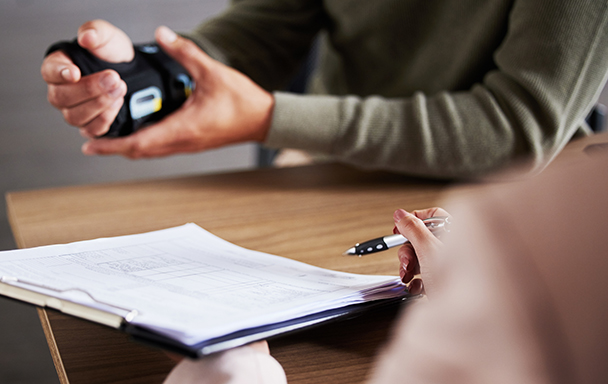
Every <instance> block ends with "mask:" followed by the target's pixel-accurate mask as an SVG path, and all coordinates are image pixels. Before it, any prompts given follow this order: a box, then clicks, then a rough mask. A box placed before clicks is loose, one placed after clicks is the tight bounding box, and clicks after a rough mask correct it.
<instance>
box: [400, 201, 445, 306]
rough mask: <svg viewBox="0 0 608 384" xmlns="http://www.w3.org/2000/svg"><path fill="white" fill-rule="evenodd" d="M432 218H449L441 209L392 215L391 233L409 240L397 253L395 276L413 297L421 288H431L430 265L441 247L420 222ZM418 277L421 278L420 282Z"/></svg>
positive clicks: (401, 212)
mask: <svg viewBox="0 0 608 384" xmlns="http://www.w3.org/2000/svg"><path fill="white" fill-rule="evenodd" d="M435 216H449V214H448V213H447V212H446V211H445V210H443V209H441V208H428V209H423V210H417V211H413V212H412V213H409V212H407V211H405V210H403V209H398V210H396V211H395V213H394V214H393V219H394V220H395V228H394V229H393V232H394V233H400V234H402V235H403V236H405V237H406V238H407V239H408V240H409V242H407V243H405V244H404V245H402V246H401V248H399V251H398V256H399V261H400V263H401V266H400V268H399V276H400V277H401V280H402V281H403V282H404V283H405V284H408V287H409V290H410V292H411V293H413V294H419V293H422V292H424V289H425V286H426V287H427V288H428V287H430V286H432V285H433V278H432V276H433V271H432V267H431V265H432V264H433V262H434V258H435V257H436V254H437V252H438V250H439V248H441V246H442V243H441V241H440V240H439V239H438V238H437V237H436V236H435V235H433V233H432V232H431V231H430V230H429V229H428V228H427V227H426V225H425V224H424V222H423V221H422V220H423V219H428V218H430V217H435ZM418 276H421V279H420V278H418Z"/></svg>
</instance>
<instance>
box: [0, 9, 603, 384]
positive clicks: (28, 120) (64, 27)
mask: <svg viewBox="0 0 608 384" xmlns="http://www.w3.org/2000/svg"><path fill="white" fill-rule="evenodd" d="M228 1H229V0H127V1H125V0H120V1H119V0H104V1H93V0H53V1H41V0H2V1H1V2H0V34H1V36H2V40H1V41H0V52H1V54H0V74H1V75H0V167H1V168H0V191H1V192H2V194H3V195H4V193H6V192H8V191H21V190H28V189H39V188H49V187H57V186H65V185H76V184H85V183H86V184H89V183H102V182H108V181H117V180H132V179H149V178H158V177H164V176H176V175H187V174H194V173H196V174H200V173H213V172H221V171H231V170H241V169H248V168H253V167H255V166H257V164H258V156H259V153H258V147H257V146H255V145H253V144H247V145H238V146H232V147H229V148H224V149H220V150H214V151H209V152H205V153H202V154H195V155H185V156H174V157H170V158H165V159H158V160H140V161H131V160H127V159H123V158H120V157H103V158H102V157H87V156H84V155H82V154H81V153H80V146H81V145H82V143H83V142H84V139H82V138H81V137H80V135H79V134H78V132H77V131H76V129H74V128H72V127H69V126H68V125H67V124H66V123H65V122H64V121H63V118H62V116H61V114H60V113H59V112H58V111H56V110H54V109H53V108H52V107H51V106H50V105H49V104H48V102H47V100H46V85H45V83H44V82H43V81H42V78H41V76H40V64H41V62H42V58H43V55H44V52H45V50H46V48H47V47H48V46H49V45H50V44H52V43H54V42H55V41H58V40H65V39H71V38H73V37H74V36H75V34H76V31H77V29H78V27H79V26H80V24H82V23H83V22H85V21H87V20H90V19H96V18H100V19H105V20H108V21H110V22H112V23H113V24H115V25H117V26H119V27H120V28H122V29H123V30H124V31H125V32H126V33H127V34H128V35H129V36H131V38H132V39H133V41H134V42H136V43H141V42H148V41H151V40H152V39H153V32H154V29H155V28H156V27H157V26H159V25H167V26H169V27H170V28H172V29H174V30H176V31H186V30H190V29H191V28H193V27H194V26H196V25H197V24H198V23H200V22H201V21H204V20H205V19H208V18H210V17H212V16H214V15H216V14H218V13H219V12H221V11H222V10H223V9H224V8H225V7H226V6H227V4H228ZM600 102H602V103H603V104H608V92H607V91H606V90H605V91H604V93H603V94H602V96H601V98H600ZM15 247H16V246H15V243H14V241H13V238H12V234H11V231H10V227H9V224H8V221H7V219H6V209H5V205H4V204H0V250H6V249H14V248H15ZM58 382H59V381H58V379H57V375H56V373H55V370H54V367H53V363H52V361H51V357H50V354H49V351H48V347H47V344H46V341H45V340H44V335H43V333H42V329H41V326H40V323H39V321H38V317H37V315H36V312H35V310H34V308H32V307H29V306H26V305H23V304H19V303H16V302H12V301H9V300H7V299H3V298H0V383H8V384H26V383H27V384H30V383H32V384H33V383H36V384H56V383H58Z"/></svg>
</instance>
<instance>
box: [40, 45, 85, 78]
mask: <svg viewBox="0 0 608 384" xmlns="http://www.w3.org/2000/svg"><path fill="white" fill-rule="evenodd" d="M40 74H41V75H42V79H43V80H44V81H45V82H46V83H48V84H65V83H76V82H77V81H78V80H80V76H81V73H80V69H79V68H78V66H76V65H75V64H74V63H73V62H72V60H71V59H70V58H69V57H68V55H66V54H65V53H64V52H62V51H55V52H53V53H51V54H50V55H48V56H47V57H45V58H44V60H43V61H42V66H41V67H40Z"/></svg>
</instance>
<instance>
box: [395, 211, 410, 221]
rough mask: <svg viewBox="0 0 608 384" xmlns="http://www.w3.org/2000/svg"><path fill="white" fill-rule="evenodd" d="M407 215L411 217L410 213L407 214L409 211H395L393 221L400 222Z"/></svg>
mask: <svg viewBox="0 0 608 384" xmlns="http://www.w3.org/2000/svg"><path fill="white" fill-rule="evenodd" d="M407 215H409V213H407V211H406V210H405V209H398V210H396V211H395V213H393V219H394V220H395V221H400V220H401V219H403V218H404V217H405V216H407Z"/></svg>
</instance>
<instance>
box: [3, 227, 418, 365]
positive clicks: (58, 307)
mask: <svg viewBox="0 0 608 384" xmlns="http://www.w3.org/2000/svg"><path fill="white" fill-rule="evenodd" d="M183 227H185V226H183ZM169 230H170V231H171V230H173V231H174V232H175V234H178V235H179V236H182V237H179V236H178V238H180V239H182V241H183V239H184V237H183V233H182V232H183V231H186V232H187V231H194V232H193V233H194V234H196V235H197V236H200V235H201V234H203V235H205V236H210V237H208V238H205V241H204V243H205V244H207V243H208V242H210V241H212V240H214V238H213V235H210V234H208V233H206V234H205V232H201V231H204V230H202V228H200V227H196V228H192V227H191V226H190V227H188V228H183V229H180V228H179V227H178V228H177V229H169ZM180 231H182V232H180ZM171 233H173V232H171ZM143 235H146V236H147V237H146V236H144V237H143V240H145V241H148V240H147V239H148V238H150V236H152V237H155V236H158V235H157V234H155V233H149V234H143ZM131 236H134V237H136V236H138V235H131ZM125 238H128V239H127V240H131V238H130V237H129V236H126V237H125ZM137 239H139V238H137ZM110 240H111V239H110ZM220 240H221V239H220ZM103 241H108V239H103ZM103 241H102V242H101V243H102V244H105V243H103ZM138 241H140V240H138ZM145 241H144V244H145ZM172 241H175V240H172ZM221 241H222V242H220V243H218V248H217V249H218V252H227V256H225V257H227V258H229V257H233V256H234V255H233V254H230V252H233V251H239V247H238V246H236V245H234V244H230V243H227V242H225V241H223V240H221ZM92 242H93V243H94V244H93V245H95V244H97V243H95V240H93V241H92ZM80 243H84V244H79V243H77V244H76V247H77V248H82V247H83V246H85V248H86V246H89V245H90V244H89V243H88V242H80ZM111 244H112V245H113V244H114V243H111ZM129 244H130V243H129ZM133 244H137V242H135V243H133ZM131 246H134V245H131ZM135 246H136V245H135ZM50 247H55V246H50ZM234 247H236V248H234ZM41 248H46V247H41ZM86 249H88V248H86ZM23 251H27V250H23ZM51 251H52V252H56V253H57V252H58V253H61V251H62V248H59V249H57V250H55V249H52V250H50V251H49V252H51ZM245 251H246V252H249V253H246V255H247V257H248V259H247V262H249V263H255V262H258V261H257V260H252V259H251V257H260V258H262V259H263V258H267V259H268V258H269V257H271V259H268V260H274V261H277V262H279V261H280V262H286V263H287V264H285V266H288V267H290V268H294V269H296V270H297V271H298V273H305V272H307V271H308V272H310V271H313V272H316V273H319V274H320V275H319V276H323V275H328V276H331V275H334V274H337V276H338V277H339V278H346V279H356V278H357V276H356V275H352V274H345V273H341V272H335V271H330V270H325V269H322V268H317V267H312V266H308V265H304V264H303V263H300V262H296V261H293V260H283V258H280V257H278V256H274V255H267V254H262V253H259V252H255V251H249V250H245ZM9 252H20V251H9ZM49 252H47V253H49ZM52 252H51V253H49V254H53V253H52ZM87 252H89V251H87ZM1 256H2V253H0V295H2V296H5V297H8V298H11V299H14V300H18V301H21V302H25V303H29V304H32V305H35V306H38V307H41V308H47V309H52V310H55V311H58V312H61V313H64V314H66V315H70V316H73V317H76V318H80V319H83V320H87V321H91V322H94V323H97V324H101V325H105V326H108V327H111V328H114V329H117V330H120V331H122V332H125V333H126V334H128V335H130V337H131V338H132V339H133V340H135V341H138V342H142V343H145V344H148V345H152V346H156V347H159V348H162V349H165V350H168V351H172V352H175V353H179V354H182V355H185V356H189V357H192V358H198V357H202V356H206V355H210V354H213V353H217V352H221V351H224V350H227V349H230V348H235V347H238V346H241V345H245V344H248V343H251V342H254V341H259V340H265V339H271V338H274V337H278V336H280V335H285V334H290V333H293V332H296V331H300V330H303V329H307V328H310V327H315V326H319V325H321V324H325V323H328V322H333V321H338V320H345V319H348V318H352V317H355V316H358V315H359V314H361V313H363V312H365V311H369V310H371V309H373V308H378V307H379V306H388V305H399V304H400V303H402V302H404V301H406V300H409V299H412V298H413V297H412V296H411V295H409V293H408V291H407V289H406V288H405V286H404V285H402V284H400V285H399V284H397V285H390V284H389V285H387V286H386V287H385V286H383V285H380V286H379V287H376V286H373V284H372V286H371V288H372V289H371V290H370V291H369V292H372V293H368V294H369V295H370V299H369V300H368V298H365V297H363V296H365V294H362V297H361V298H360V300H358V301H356V302H353V303H350V302H348V303H346V304H342V303H340V304H338V305H333V304H332V305H329V306H327V307H321V309H313V310H307V311H304V312H302V313H300V312H295V313H300V315H293V316H291V315H290V316H282V317H278V318H277V319H276V320H272V321H265V322H262V323H260V322H258V323H253V325H251V326H239V327H236V328H234V329H232V330H230V331H223V332H219V333H214V334H213V336H212V337H204V338H201V339H200V340H198V341H196V342H194V343H192V342H190V343H189V342H185V341H184V339H180V338H176V337H173V336H171V335H169V334H167V333H163V332H158V328H154V327H148V326H147V325H148V324H145V323H144V324H143V325H142V322H140V321H138V320H140V318H141V317H142V312H143V313H145V312H146V311H141V309H140V308H135V307H127V306H124V305H123V306H121V305H116V304H115V303H112V302H108V301H105V300H101V299H99V298H98V297H97V295H96V294H94V293H92V292H89V291H87V290H86V289H83V288H81V287H78V286H68V287H64V288H61V289H59V288H55V287H52V286H50V285H46V284H41V283H38V282H36V281H32V280H31V279H23V278H17V277H12V276H7V275H5V276H2V274H3V273H4V272H2V268H3V264H2V262H3V259H2V257H1ZM272 258H278V259H272ZM13 259H14V260H18V259H19V258H13ZM262 259H260V260H262ZM235 260H236V259H235ZM237 261H238V260H237ZM237 264H238V263H237ZM298 268H299V269H298ZM362 276H364V277H367V278H374V279H375V280H374V281H380V280H382V279H380V280H378V278H381V277H379V276H365V275H362ZM329 278H330V277H328V279H329ZM303 281H304V283H308V282H307V281H306V279H304V280H303ZM328 281H330V280H328ZM368 285H369V284H368ZM271 288H272V289H274V288H275V287H274V286H271ZM278 288H281V287H278ZM366 292H368V291H366ZM66 293H69V294H71V295H72V296H73V295H78V296H80V297H86V298H87V300H86V301H87V303H85V302H84V300H81V301H80V302H78V301H75V300H71V299H66V298H62V297H61V296H62V295H64V296H65V294H66ZM372 296H373V299H371V297H372ZM90 303H92V304H90ZM292 309H298V308H297V305H296V306H294V308H292Z"/></svg>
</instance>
